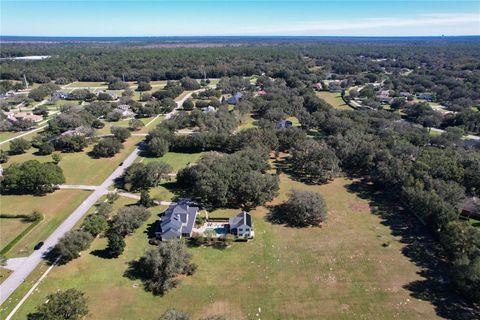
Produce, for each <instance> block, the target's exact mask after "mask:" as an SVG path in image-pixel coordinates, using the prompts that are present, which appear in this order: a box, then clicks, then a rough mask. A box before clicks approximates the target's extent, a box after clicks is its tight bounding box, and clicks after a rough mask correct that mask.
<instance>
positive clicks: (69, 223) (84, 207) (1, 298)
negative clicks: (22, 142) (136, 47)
mask: <svg viewBox="0 0 480 320" xmlns="http://www.w3.org/2000/svg"><path fill="white" fill-rule="evenodd" d="M199 91H202V89H200V90H197V91H194V92H199ZM194 92H190V93H189V94H187V95H185V97H183V98H182V99H180V100H179V101H177V108H179V107H180V106H181V105H182V104H183V102H184V101H185V100H187V99H188V98H189V97H190V96H191V95H192V93H194ZM177 108H175V109H174V110H173V111H172V112H170V113H169V114H167V115H166V116H165V118H166V119H169V118H171V117H172V116H173V115H174V114H175V113H176V112H177V110H176V109H177ZM139 153H140V149H139V148H138V147H137V148H136V149H135V150H134V151H133V152H132V153H131V154H130V155H129V156H128V157H127V158H126V159H125V160H124V161H123V164H122V165H121V166H119V167H118V168H116V169H115V171H113V173H112V174H111V175H110V176H109V177H108V178H107V179H106V180H105V181H104V182H103V183H102V184H101V185H100V186H99V187H98V188H97V189H96V190H95V191H94V192H93V193H92V194H90V195H89V196H88V198H87V199H86V200H85V201H83V202H82V203H81V204H80V206H78V207H77V209H75V211H73V213H72V214H71V215H70V216H69V217H68V218H67V219H65V221H63V223H62V224H61V225H60V226H59V227H58V228H57V229H56V230H55V231H54V232H53V233H52V234H51V235H50V236H49V237H48V238H47V240H45V241H44V242H45V244H44V245H43V247H42V249H41V250H37V251H34V252H33V253H32V254H31V255H30V256H28V257H27V258H26V259H25V262H24V263H23V264H22V266H21V267H19V268H18V269H17V270H15V271H14V272H12V273H11V274H10V276H9V277H8V278H7V279H6V280H5V281H4V282H3V283H2V284H0V305H2V304H3V303H4V302H5V301H6V300H7V299H8V297H9V296H10V295H11V294H12V293H13V292H14V291H15V290H16V289H17V288H18V287H19V286H20V285H21V284H22V282H23V281H25V279H26V278H27V276H28V275H29V274H30V273H31V272H32V271H33V270H34V269H35V268H36V267H37V265H38V264H39V263H40V262H41V261H42V257H43V256H44V255H45V254H46V253H47V252H48V251H49V250H50V249H51V248H53V247H54V246H55V245H56V244H57V242H58V240H59V239H60V238H61V237H63V235H64V234H65V233H67V232H68V231H70V230H71V229H72V228H73V227H74V226H75V224H76V223H77V222H78V221H79V220H80V219H81V218H82V217H83V216H84V215H85V213H87V211H88V210H89V209H90V207H92V206H93V205H94V204H95V203H96V202H97V201H98V199H100V198H101V197H102V196H103V195H104V194H105V193H107V191H108V187H109V186H110V185H112V184H113V183H114V182H115V179H117V178H119V177H120V176H121V175H122V174H123V171H124V170H125V169H126V168H128V167H129V166H130V165H131V164H132V163H133V162H134V161H135V159H136V158H137V157H138V155H139Z"/></svg>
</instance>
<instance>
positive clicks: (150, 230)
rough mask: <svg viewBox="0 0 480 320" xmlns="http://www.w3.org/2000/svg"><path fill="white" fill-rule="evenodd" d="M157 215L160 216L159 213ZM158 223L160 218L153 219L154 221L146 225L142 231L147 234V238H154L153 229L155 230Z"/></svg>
mask: <svg viewBox="0 0 480 320" xmlns="http://www.w3.org/2000/svg"><path fill="white" fill-rule="evenodd" d="M158 216H159V217H160V216H161V214H159V215H158ZM159 225H160V219H158V220H155V222H153V223H150V224H149V225H147V229H146V230H145V231H144V232H143V233H145V234H146V235H147V238H148V239H153V238H155V231H157V229H158V226H159Z"/></svg>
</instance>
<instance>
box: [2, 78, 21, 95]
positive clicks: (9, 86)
mask: <svg viewBox="0 0 480 320" xmlns="http://www.w3.org/2000/svg"><path fill="white" fill-rule="evenodd" d="M22 89H25V85H24V84H23V82H14V81H10V80H4V81H0V95H1V94H5V93H7V92H8V91H11V90H13V91H18V90H22Z"/></svg>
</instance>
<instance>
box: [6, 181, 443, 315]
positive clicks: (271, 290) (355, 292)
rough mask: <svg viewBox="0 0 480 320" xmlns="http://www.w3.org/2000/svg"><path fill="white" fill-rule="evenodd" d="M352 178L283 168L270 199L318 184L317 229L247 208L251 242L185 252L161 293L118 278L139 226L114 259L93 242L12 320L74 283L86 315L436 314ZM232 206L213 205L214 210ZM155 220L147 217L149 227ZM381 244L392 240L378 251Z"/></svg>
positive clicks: (138, 239) (141, 237)
mask: <svg viewBox="0 0 480 320" xmlns="http://www.w3.org/2000/svg"><path fill="white" fill-rule="evenodd" d="M352 183H353V181H352V180H347V179H337V180H335V181H334V182H331V183H329V184H327V185H322V186H316V185H305V184H302V183H299V182H295V181H292V180H290V179H289V178H288V177H287V176H285V175H281V192H280V196H279V197H278V198H277V199H275V201H274V202H273V203H279V202H280V201H283V200H285V199H286V197H287V194H288V192H289V191H290V190H291V189H292V188H295V189H306V190H312V191H318V192H320V193H321V194H322V195H324V197H325V199H326V201H327V204H328V208H329V220H328V222H327V223H326V224H325V225H324V227H322V228H305V229H297V228H289V227H284V226H280V225H272V224H270V223H269V222H267V221H266V220H265V214H266V213H267V209H266V208H264V207H260V208H257V209H256V210H254V211H253V212H252V214H253V219H254V228H255V234H256V238H255V239H254V240H253V241H250V242H248V243H234V244H233V245H232V247H230V248H228V249H225V250H218V249H214V248H194V249H189V250H190V251H191V253H192V254H193V260H194V262H195V263H196V264H197V265H198V270H197V272H196V273H195V274H194V275H193V276H191V277H187V278H184V279H182V282H181V284H180V285H179V286H178V287H177V288H175V289H172V290H170V291H169V292H168V293H167V294H166V295H165V296H163V297H159V296H153V295H152V294H150V293H147V292H145V291H144V290H143V289H142V285H141V283H140V282H139V281H134V280H129V279H127V278H125V277H124V276H123V273H124V272H125V270H126V269H127V263H128V262H129V261H131V260H133V259H136V258H138V257H140V256H141V255H142V254H143V252H144V251H145V250H146V249H147V248H149V247H150V245H148V244H147V237H146V234H145V231H146V228H147V226H146V225H144V226H143V228H142V229H140V230H138V231H137V232H136V233H135V234H134V235H133V236H130V237H128V238H127V239H126V242H127V247H126V250H125V252H124V254H123V255H122V256H121V257H120V258H118V259H103V258H100V257H98V256H96V255H94V254H92V252H94V251H95V250H101V249H104V248H105V246H106V240H105V239H99V240H95V241H94V243H93V245H92V247H91V248H90V249H89V250H88V251H87V252H84V253H83V254H82V256H81V257H80V258H79V259H77V260H75V261H73V262H71V263H69V264H67V265H65V266H61V267H57V268H55V269H54V270H53V271H52V272H51V273H50V275H49V276H48V278H46V280H45V281H44V282H43V283H42V284H41V285H40V286H39V288H38V292H34V293H33V295H32V296H31V297H30V298H29V299H28V300H27V301H26V303H25V304H24V305H23V306H22V307H21V308H20V310H19V312H18V313H17V314H16V316H15V317H14V319H25V317H26V315H27V314H28V313H29V312H31V311H33V310H34V308H35V306H36V305H37V304H39V303H41V302H43V301H44V299H45V296H46V295H47V294H48V293H51V292H55V291H57V290H58V289H66V288H71V287H75V288H77V289H79V290H82V291H84V292H86V294H87V296H88V298H89V308H90V315H89V319H133V318H138V317H139V315H141V318H142V319H158V317H159V315H160V314H162V312H164V311H165V310H166V309H169V308H176V309H180V310H185V311H188V312H190V313H191V314H192V315H193V317H194V319H197V318H198V317H200V316H205V315H209V314H224V315H226V316H227V318H228V319H258V318H261V319H319V317H321V318H322V319H392V318H393V319H435V318H437V317H436V314H435V310H434V307H433V306H432V305H431V304H430V303H429V302H426V301H421V300H417V299H414V298H412V297H411V296H410V294H409V291H407V290H406V289H404V286H405V285H406V284H408V283H410V282H412V281H416V280H420V279H422V277H421V276H420V275H419V272H420V269H419V268H418V267H416V266H415V265H414V264H413V263H412V262H411V261H410V260H409V259H408V258H407V257H405V256H404V255H403V254H402V252H401V250H402V248H403V247H404V244H402V243H401V242H400V241H399V239H398V238H396V237H394V236H393V235H392V233H391V230H390V229H389V228H388V227H387V226H385V225H383V224H382V220H381V218H380V217H379V216H378V215H374V214H372V213H371V208H370V207H369V204H368V202H367V201H366V200H363V199H361V198H359V197H358V196H357V195H356V194H355V193H352V192H349V191H348V188H349V186H350V185H351V184H352ZM156 210H157V212H158V211H159V210H158V209H156ZM236 212H238V209H237V210H235V209H231V210H218V211H216V212H214V213H212V215H217V216H223V215H230V214H234V213H236ZM156 219H157V218H156V217H155V216H153V217H152V218H151V219H150V221H149V222H148V223H147V224H149V223H153V222H154V221H155V220H156ZM385 242H390V243H391V245H390V246H389V247H388V248H385V247H383V246H382V243H385ZM41 268H43V266H42V267H40V268H39V271H38V272H40V270H41ZM92 271H94V272H92ZM37 277H38V273H37ZM28 281H33V278H29V279H27V282H28ZM22 290H23V291H25V290H26V288H24V287H22V288H20V290H19V291H18V293H17V292H16V293H15V294H14V299H15V298H19V297H20V295H21V292H22ZM119 301H122V303H118V302H119ZM11 307H12V306H11V305H8V304H7V305H5V306H4V308H7V309H10V308H11ZM257 314H258V316H257ZM2 315H5V314H2Z"/></svg>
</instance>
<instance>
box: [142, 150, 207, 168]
mask: <svg viewBox="0 0 480 320" xmlns="http://www.w3.org/2000/svg"><path fill="white" fill-rule="evenodd" d="M204 154H205V152H199V153H181V152H167V153H166V154H165V155H164V156H163V157H158V158H153V157H145V158H143V157H140V158H139V160H138V161H141V162H143V163H145V164H146V163H149V162H154V161H163V162H165V163H168V164H169V165H170V166H171V167H172V172H178V171H179V170H180V169H181V168H183V167H185V166H187V165H188V164H191V163H195V162H197V161H198V160H199V159H200V158H201V157H202V155H204Z"/></svg>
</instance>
